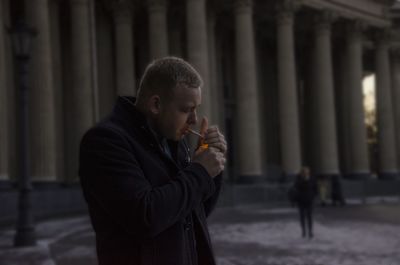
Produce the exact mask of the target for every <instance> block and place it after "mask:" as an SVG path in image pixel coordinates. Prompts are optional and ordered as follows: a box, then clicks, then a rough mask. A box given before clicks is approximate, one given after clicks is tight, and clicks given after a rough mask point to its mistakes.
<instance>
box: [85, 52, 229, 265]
mask: <svg viewBox="0 0 400 265" xmlns="http://www.w3.org/2000/svg"><path fill="white" fill-rule="evenodd" d="M201 86H202V81H201V78H200V76H199V74H198V73H197V72H196V70H195V69H194V68H193V67H192V66H191V65H189V64H188V63H187V62H185V61H184V60H182V59H179V58H175V57H167V58H162V59H158V60H156V61H154V62H153V63H151V64H150V65H149V66H148V67H147V69H146V71H145V73H144V75H143V77H142V80H141V82H140V87H139V90H138V94H137V98H136V99H135V98H133V97H119V98H118V100H117V102H116V105H115V107H114V109H113V111H112V113H111V114H110V116H109V117H107V118H106V119H105V120H104V121H102V122H100V123H99V124H97V125H96V126H94V127H93V128H91V129H90V130H89V131H88V132H87V133H86V134H85V136H84V137H83V140H82V142H81V149H80V169H79V174H80V179H81V184H82V188H83V192H84V196H85V199H86V201H87V203H88V206H89V213H90V217H91V221H92V225H93V228H94V230H95V233H96V246H97V256H98V261H99V264H100V265H133V264H135V265H148V264H152V265H165V264H174V265H215V264H216V262H215V259H214V255H213V251H212V248H211V243H210V236H209V233H208V228H207V223H206V218H207V217H208V216H209V214H210V213H211V211H212V210H213V208H214V206H215V204H216V202H217V198H218V195H219V192H220V189H221V182H222V176H221V173H222V170H223V169H224V164H225V154H226V150H227V147H226V141H225V138H224V136H223V135H222V134H221V133H220V132H219V130H218V128H217V127H216V126H211V127H208V125H207V121H206V119H204V118H203V122H202V126H201V134H202V137H201V139H202V140H201V141H199V146H198V148H197V149H196V150H195V152H194V155H193V157H191V156H190V152H189V150H188V147H187V144H186V142H185V135H186V134H188V133H189V132H190V127H191V126H194V125H195V124H196V123H197V109H198V106H199V105H200V103H201Z"/></svg>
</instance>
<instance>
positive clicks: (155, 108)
mask: <svg viewBox="0 0 400 265" xmlns="http://www.w3.org/2000/svg"><path fill="white" fill-rule="evenodd" d="M148 104H149V110H150V112H151V113H153V114H159V113H160V111H161V100H160V96H158V95H153V96H151V97H150V99H149V101H148Z"/></svg>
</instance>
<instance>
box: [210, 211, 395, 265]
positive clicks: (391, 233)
mask: <svg viewBox="0 0 400 265" xmlns="http://www.w3.org/2000/svg"><path fill="white" fill-rule="evenodd" d="M262 211H263V212H265V210H262ZM269 212H270V213H273V212H272V211H269ZM280 212H284V211H283V210H282V211H280ZM317 219H318V218H317ZM300 231H301V230H300V225H299V223H298V222H297V220H295V219H294V218H293V219H282V220H270V221H268V222H254V223H246V224H242V223H234V224H212V225H211V226H210V233H211V236H212V238H213V241H214V248H215V250H216V254H217V256H218V257H219V258H218V264H219V265H300V264H301V265H339V264H340V265H400V226H399V225H392V224H379V223H371V222H354V221H343V220H341V221H330V222H329V224H326V223H321V222H319V221H318V220H317V221H316V222H315V223H314V238H313V239H304V238H301V236H300V235H301V233H300Z"/></svg>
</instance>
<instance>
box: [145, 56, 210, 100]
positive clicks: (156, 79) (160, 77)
mask: <svg viewBox="0 0 400 265" xmlns="http://www.w3.org/2000/svg"><path fill="white" fill-rule="evenodd" d="M202 85H203V80H202V79H201V76H200V74H199V73H198V72H197V71H196V70H195V69H194V67H193V66H191V65H190V64H189V63H188V62H186V61H185V60H183V59H181V58H178V57H164V58H160V59H157V60H154V61H153V62H151V63H150V64H149V65H148V66H147V67H146V70H145V72H144V74H143V76H142V78H141V80H140V84H139V89H138V92H137V99H138V100H140V99H145V98H148V97H150V96H152V95H154V94H159V95H161V96H163V97H165V98H167V99H171V98H172V97H173V92H174V88H175V87H179V86H184V87H188V88H199V87H201V86H202Z"/></svg>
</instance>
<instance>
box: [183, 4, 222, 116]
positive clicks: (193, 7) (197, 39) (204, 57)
mask: <svg viewBox="0 0 400 265" xmlns="http://www.w3.org/2000/svg"><path fill="white" fill-rule="evenodd" d="M186 37H187V56H188V61H189V62H190V63H191V64H192V65H193V66H194V68H195V69H196V70H197V71H198V72H199V73H200V75H201V77H202V79H203V82H204V84H203V87H202V103H201V107H200V110H199V120H201V117H202V116H207V117H208V119H209V121H210V124H213V123H215V118H214V115H213V113H212V110H211V104H212V103H211V102H212V99H211V91H210V87H209V84H210V78H209V75H210V74H209V67H210V65H209V55H208V47H207V23H206V1H205V0H186Z"/></svg>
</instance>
